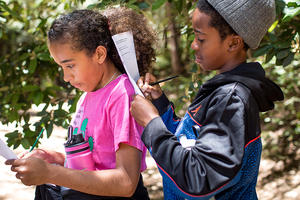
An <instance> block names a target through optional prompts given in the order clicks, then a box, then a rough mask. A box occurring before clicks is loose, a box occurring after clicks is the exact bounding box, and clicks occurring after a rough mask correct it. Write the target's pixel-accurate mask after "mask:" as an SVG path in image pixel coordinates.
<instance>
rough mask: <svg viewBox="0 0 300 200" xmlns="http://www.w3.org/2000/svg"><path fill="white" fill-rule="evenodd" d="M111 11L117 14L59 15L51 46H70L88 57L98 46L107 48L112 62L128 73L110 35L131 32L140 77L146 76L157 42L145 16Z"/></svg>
mask: <svg viewBox="0 0 300 200" xmlns="http://www.w3.org/2000/svg"><path fill="white" fill-rule="evenodd" d="M109 10H110V11H112V10H114V11H113V12H114V13H112V14H109V12H107V13H108V14H107V17H106V16H104V15H102V14H100V13H98V12H97V11H93V10H75V11H73V12H71V13H69V14H66V15H62V16H60V17H59V18H57V19H56V20H54V22H53V23H52V25H51V27H50V29H49V31H48V41H49V43H52V42H61V43H70V44H72V48H74V49H75V50H79V51H81V50H84V51H85V52H86V53H87V55H92V54H93V53H94V52H95V50H96V48H97V47H98V46H100V45H101V46H104V47H105V48H106V49H107V55H108V57H109V58H110V60H111V61H112V62H113V63H114V64H115V66H116V67H117V68H118V69H119V70H120V72H122V73H125V69H124V66H123V64H122V62H121V59H120V57H119V54H118V52H117V49H116V47H115V45H114V42H113V40H112V37H111V36H112V35H113V34H116V33H121V32H125V31H129V30H131V31H132V32H133V37H134V42H135V48H136V55H137V61H138V66H139V71H140V74H141V75H144V74H145V73H146V72H147V71H148V70H149V68H150V65H151V62H152V61H153V60H154V59H155V54H154V49H153V47H152V44H153V42H154V41H155V40H154V34H153V33H152V31H150V29H148V28H146V27H147V23H146V20H145V19H144V17H143V16H142V15H139V14H137V13H135V12H134V11H132V10H129V9H125V8H120V9H109ZM109 10H108V11H109ZM108 18H109V24H110V27H109V25H108ZM139 20H141V21H139ZM143 23H144V24H143ZM139 29H140V30H139ZM150 39H151V40H150Z"/></svg>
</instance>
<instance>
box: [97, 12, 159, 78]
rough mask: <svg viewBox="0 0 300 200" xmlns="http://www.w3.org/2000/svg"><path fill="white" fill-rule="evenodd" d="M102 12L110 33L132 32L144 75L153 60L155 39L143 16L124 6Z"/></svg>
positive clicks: (138, 60)
mask: <svg viewBox="0 0 300 200" xmlns="http://www.w3.org/2000/svg"><path fill="white" fill-rule="evenodd" d="M102 14H103V15H105V16H106V17H107V18H108V20H109V27H110V31H111V34H112V35H115V34H118V33H122V32H126V31H131V32H132V34H133V38H134V46H135V52H136V57H137V63H138V66H139V72H140V74H141V75H142V76H143V75H145V73H146V72H148V71H149V70H150V69H151V64H152V62H154V61H155V49H154V45H155V43H156V41H157V40H156V34H155V32H154V31H153V29H152V28H151V27H150V25H149V24H148V22H147V19H146V18H145V16H144V15H142V14H140V13H138V12H136V11H134V10H132V9H129V8H126V7H118V8H114V7H111V8H107V9H105V10H104V11H103V12H102Z"/></svg>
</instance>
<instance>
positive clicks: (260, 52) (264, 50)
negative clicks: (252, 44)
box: [253, 45, 272, 57]
mask: <svg viewBox="0 0 300 200" xmlns="http://www.w3.org/2000/svg"><path fill="white" fill-rule="evenodd" d="M271 48H272V46H271V45H266V46H263V47H261V48H259V49H257V50H256V51H255V52H254V53H253V57H258V56H262V55H264V54H266V53H267V52H268V51H269V50H270V49H271Z"/></svg>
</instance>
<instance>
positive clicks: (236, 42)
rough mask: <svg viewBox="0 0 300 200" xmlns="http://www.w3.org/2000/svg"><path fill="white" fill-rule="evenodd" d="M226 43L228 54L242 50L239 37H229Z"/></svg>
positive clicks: (241, 42)
mask: <svg viewBox="0 0 300 200" xmlns="http://www.w3.org/2000/svg"><path fill="white" fill-rule="evenodd" d="M228 42H229V44H228V51H229V52H234V51H237V50H240V49H243V47H244V41H243V39H242V38H241V36H238V35H231V36H230V39H229V40H228Z"/></svg>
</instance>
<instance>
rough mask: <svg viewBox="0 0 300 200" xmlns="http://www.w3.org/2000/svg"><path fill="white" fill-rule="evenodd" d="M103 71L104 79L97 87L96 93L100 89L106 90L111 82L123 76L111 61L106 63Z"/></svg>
mask: <svg viewBox="0 0 300 200" xmlns="http://www.w3.org/2000/svg"><path fill="white" fill-rule="evenodd" d="M103 69H104V72H103V75H102V79H101V80H100V82H99V84H98V85H97V87H96V88H95V90H94V91H96V90H98V89H100V88H104V87H105V86H106V85H108V84H109V83H110V82H111V81H113V80H115V79H116V78H117V77H118V76H119V75H120V74H121V72H120V71H119V70H118V69H117V68H116V67H115V65H114V64H113V63H112V62H111V61H107V62H105V64H103Z"/></svg>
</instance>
